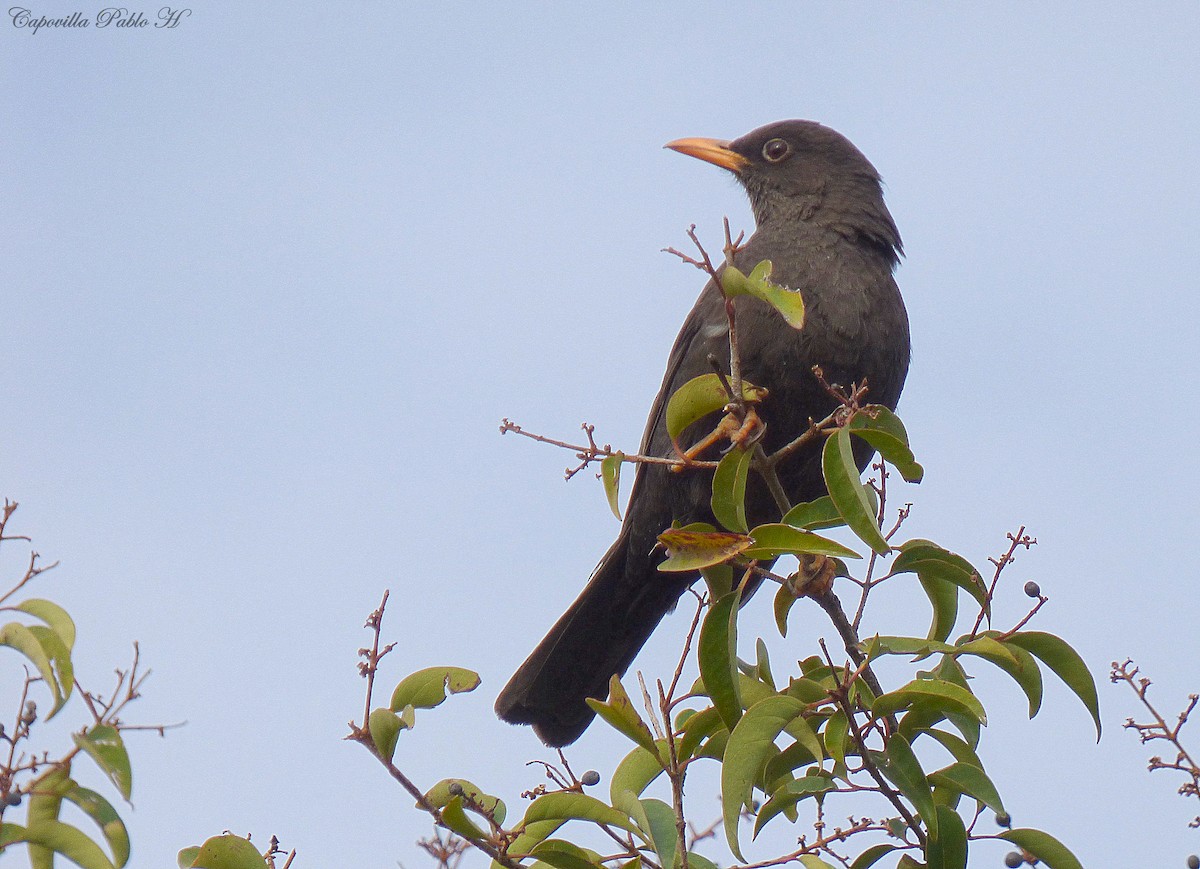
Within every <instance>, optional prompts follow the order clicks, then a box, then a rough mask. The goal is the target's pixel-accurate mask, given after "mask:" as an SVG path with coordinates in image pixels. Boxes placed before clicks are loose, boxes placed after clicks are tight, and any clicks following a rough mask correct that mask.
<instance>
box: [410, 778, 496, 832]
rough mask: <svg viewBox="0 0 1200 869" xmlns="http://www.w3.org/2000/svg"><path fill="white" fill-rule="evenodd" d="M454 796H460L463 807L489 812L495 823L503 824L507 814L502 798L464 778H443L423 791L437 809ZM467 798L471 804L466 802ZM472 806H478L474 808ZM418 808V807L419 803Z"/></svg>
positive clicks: (477, 811) (473, 810) (479, 812)
mask: <svg viewBox="0 0 1200 869" xmlns="http://www.w3.org/2000/svg"><path fill="white" fill-rule="evenodd" d="M455 785H457V787H455ZM455 798H462V803H463V808H464V809H467V810H468V811H472V812H475V813H476V814H480V815H484V816H486V814H485V813H487V812H490V813H491V816H492V818H493V819H494V820H495V821H496V823H497V824H503V823H504V818H505V816H506V815H507V814H508V809H507V807H506V806H505V805H504V800H502V799H500V798H499V797H494V796H492V795H491V794H489V793H487V792H485V791H484V790H483V788H481V787H479V785H477V784H475V783H474V782H471V781H468V780H467V779H465V778H444V779H442V780H441V781H440V782H438V783H437V784H435V785H434V786H433V787H431V788H430V789H429V790H427V791H426V792H425V799H426V800H428V801H429V802H430V803H431V804H432V805H434V806H436V807H437V808H439V809H440V808H442V806H445V805H448V804H449V803H450V801H451V800H453V799H455ZM468 800H470V803H471V804H468V802H467V801H468ZM474 806H478V807H479V808H478V809H476V808H474ZM418 808H420V805H419V804H418ZM481 810H482V811H481Z"/></svg>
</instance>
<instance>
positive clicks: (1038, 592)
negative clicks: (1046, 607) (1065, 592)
mask: <svg viewBox="0 0 1200 869" xmlns="http://www.w3.org/2000/svg"><path fill="white" fill-rule="evenodd" d="M1025 594H1027V595H1029V596H1030V597H1041V596H1042V587H1041V586H1040V585H1038V584H1037V583H1036V582H1034V581H1033V580H1032V579H1031V580H1029V582H1027V583H1025Z"/></svg>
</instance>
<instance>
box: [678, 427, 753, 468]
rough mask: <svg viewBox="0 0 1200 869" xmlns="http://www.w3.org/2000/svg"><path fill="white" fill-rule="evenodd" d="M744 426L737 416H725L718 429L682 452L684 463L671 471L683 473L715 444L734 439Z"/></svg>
mask: <svg viewBox="0 0 1200 869" xmlns="http://www.w3.org/2000/svg"><path fill="white" fill-rule="evenodd" d="M742 425H743V422H742V420H740V419H738V418H737V416H736V415H734V414H732V413H727V414H725V416H723V417H722V418H721V421H720V422H719V423H717V426H716V428H714V429H713V430H712V431H710V432H709V433H708V434H706V435H705V436H704V437H702V438H701V439H700V440H698V441H697V442H696V443H694V444H692V446H690V447H688V448H687V449H686V450H683V451H681V452H680V456H681V458H682V459H683V461H682V462H681V463H680V464H678V465H675V466H674V467H673V468H671V470H673V471H682V470H683V469H684V468H685V467H686V466H687V463H688V462H690V461H692V460H693V459H695V458H696V457H697V456H699V455H700V454H701V453H703V452H704V451H705V450H706V449H708V448H709V447H711V446H712V445H713V444H715V443H718V442H719V441H722V440H727V439H729V438H732V437H733V435H734V434H736V433H737V432H739V431H741V429H742Z"/></svg>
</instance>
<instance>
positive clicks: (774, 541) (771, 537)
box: [743, 522, 862, 560]
mask: <svg viewBox="0 0 1200 869" xmlns="http://www.w3.org/2000/svg"><path fill="white" fill-rule="evenodd" d="M750 536H751V537H753V538H754V545H753V546H751V547H750V548H749V549H747V550H746V551H745V552H744V553H743V554H744V555H745V557H746V558H760V559H763V560H767V559H773V558H778V557H779V556H780V555H800V554H801V553H811V554H813V555H827V556H829V557H830V558H862V556H861V555H859V554H858V553H857V552H855V551H854V550H853V549H850V548H849V547H847V546H843V545H842V544H840V543H838V542H837V541H834V540H830V539H828V538H827V537H822V536H820V535H819V534H813V533H812V532H811V531H805V530H804V529H802V528H796V527H795V526H793V525H785V524H783V523H782V522H773V523H770V524H768V525H759V526H758V527H757V528H755V529H754V530H753V531H751V532H750Z"/></svg>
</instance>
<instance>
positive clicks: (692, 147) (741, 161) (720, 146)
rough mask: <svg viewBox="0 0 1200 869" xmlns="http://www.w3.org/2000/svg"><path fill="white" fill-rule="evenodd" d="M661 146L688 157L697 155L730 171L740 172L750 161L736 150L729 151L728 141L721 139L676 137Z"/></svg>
mask: <svg viewBox="0 0 1200 869" xmlns="http://www.w3.org/2000/svg"><path fill="white" fill-rule="evenodd" d="M663 147H664V148H670V149H671V150H672V151H678V152H679V153H680V154H687V155H688V156H689V157H697V158H699V159H701V160H704V161H705V162H707V163H712V164H714V165H716V166H720V167H721V168H722V169H728V170H729V171H730V172H740V171H742V169H744V168H745V167H746V166H747V165H748V164H749V163H750V161H749V160H747V159H746V158H745V157H743V156H742V155H741V154H739V153H738V152H737V151H731V150H730V149H729V143H728V142H726V141H724V140H722V139H700V138H691V139H676V140H675V141H674V142H667V144H665V145H663Z"/></svg>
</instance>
